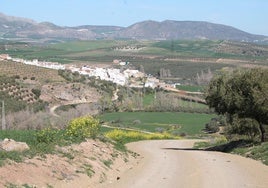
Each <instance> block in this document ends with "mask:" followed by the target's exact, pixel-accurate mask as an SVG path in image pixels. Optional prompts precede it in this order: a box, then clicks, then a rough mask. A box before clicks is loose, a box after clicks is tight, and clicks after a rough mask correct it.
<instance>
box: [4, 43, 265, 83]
mask: <svg viewBox="0 0 268 188" xmlns="http://www.w3.org/2000/svg"><path fill="white" fill-rule="evenodd" d="M224 42H225V41H209V40H196V41H192V40H189V41H186V40H175V41H133V40H93V41H70V42H64V43H56V44H46V45H40V46H34V45H27V44H25V43H17V44H13V45H8V50H4V48H3V47H1V45H2V46H3V44H1V43H0V47H1V48H0V54H2V53H8V54H10V55H11V56H13V57H21V58H24V59H35V58H37V59H40V60H45V61H57V62H60V63H83V64H100V63H106V64H110V65H112V62H113V60H114V59H121V60H122V61H128V62H130V66H131V67H134V68H136V69H138V68H139V67H140V65H143V66H144V70H145V72H146V73H148V74H152V75H155V76H156V75H157V74H158V72H159V70H160V69H161V68H165V69H169V70H170V71H171V75H172V77H173V78H177V79H178V80H179V81H180V82H185V80H189V79H193V78H194V77H195V76H196V75H197V73H200V71H206V70H208V69H210V70H211V71H212V72H214V71H216V70H219V69H222V68H224V67H237V66H241V64H239V63H232V62H227V64H226V63H225V64H221V63H217V62H216V61H217V59H218V58H231V59H239V60H246V61H247V62H249V63H251V64H257V65H265V66H267V61H266V59H267V58H268V57H267V55H266V53H263V54H262V55H258V56H255V55H254V54H252V55H250V54H251V53H253V52H254V51H256V50H258V49H263V51H264V52H266V51H267V46H261V45H259V46H258V45H255V44H252V46H250V47H249V48H247V49H244V51H243V48H244V45H243V43H227V44H226V45H227V48H223V47H222V46H224V45H221V44H222V43H224ZM124 47H134V48H138V49H139V50H120V49H122V48H124ZM229 48H230V50H229ZM118 49H119V50H118ZM241 51H242V52H245V54H243V53H242V52H241ZM170 59H171V60H170ZM193 59H198V61H195V60H193Z"/></svg>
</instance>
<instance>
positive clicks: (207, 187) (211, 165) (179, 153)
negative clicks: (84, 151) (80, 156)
mask: <svg viewBox="0 0 268 188" xmlns="http://www.w3.org/2000/svg"><path fill="white" fill-rule="evenodd" d="M193 143H194V140H166V141H165V140H164V141H163V140H162V141H142V142H136V143H131V144H129V145H128V148H129V149H130V150H132V151H135V152H137V153H139V154H140V155H141V156H142V157H143V158H142V160H140V161H139V163H138V164H136V165H135V166H134V167H133V168H132V169H129V170H127V171H126V172H125V173H124V174H122V175H121V176H120V178H117V179H118V180H116V179H115V180H114V181H113V182H109V183H108V184H106V185H103V187H109V188H126V187H128V188H143V187H144V188H145V187H146V188H181V187H182V188H216V187H217V188H240V187H243V188H267V187H268V166H265V165H263V164H261V163H260V162H257V161H254V160H251V159H247V158H243V157H240V156H236V155H230V154H225V153H219V152H209V151H197V150H191V149H190V148H191V147H192V145H193Z"/></svg>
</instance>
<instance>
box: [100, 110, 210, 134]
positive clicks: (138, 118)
mask: <svg viewBox="0 0 268 188" xmlns="http://www.w3.org/2000/svg"><path fill="white" fill-rule="evenodd" d="M213 117H215V115H213V114H197V113H182V112H115V113H106V114H104V115H101V116H100V117H99V118H100V120H101V121H104V122H107V123H108V124H109V125H111V126H118V127H127V128H134V129H138V130H144V131H150V132H157V131H158V130H160V129H161V130H167V131H168V132H171V133H177V134H181V133H186V134H187V135H196V134H201V133H202V129H203V128H204V127H205V124H206V123H208V122H209V121H210V119H211V118H213Z"/></svg>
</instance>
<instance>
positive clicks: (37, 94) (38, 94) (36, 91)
mask: <svg viewBox="0 0 268 188" xmlns="http://www.w3.org/2000/svg"><path fill="white" fill-rule="evenodd" d="M32 92H33V93H34V94H35V95H36V97H37V98H39V97H40V95H41V90H40V89H35V88H33V89H32Z"/></svg>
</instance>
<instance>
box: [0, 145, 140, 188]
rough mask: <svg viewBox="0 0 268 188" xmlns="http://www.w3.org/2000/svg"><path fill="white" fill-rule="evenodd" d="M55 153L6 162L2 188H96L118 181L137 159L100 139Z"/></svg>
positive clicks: (0, 178)
mask: <svg viewBox="0 0 268 188" xmlns="http://www.w3.org/2000/svg"><path fill="white" fill-rule="evenodd" d="M56 153H57V154H48V155H45V156H37V157H34V158H32V159H26V160H25V161H23V162H20V163H16V162H14V161H6V162H5V165H4V166H1V167H0V188H2V187H25V186H23V185H27V186H28V187H37V188H43V187H44V188H47V187H54V188H68V187H70V188H95V187H96V186H97V185H101V184H102V183H104V182H111V180H112V179H116V178H117V176H118V175H119V174H121V173H122V172H121V170H124V169H129V168H133V166H132V165H131V164H132V162H134V161H135V160H136V159H135V157H134V156H132V155H131V153H129V154H127V153H122V152H119V151H117V150H115V149H114V148H113V146H112V145H111V144H109V143H103V142H100V141H97V140H95V141H94V140H88V141H87V142H83V143H81V144H79V145H72V146H68V147H64V148H60V147H58V149H57V152H56ZM105 161H107V163H105Z"/></svg>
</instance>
